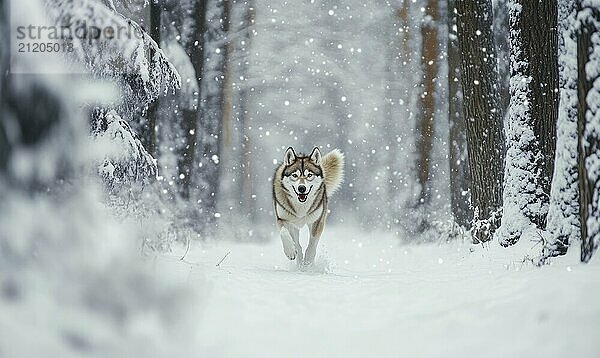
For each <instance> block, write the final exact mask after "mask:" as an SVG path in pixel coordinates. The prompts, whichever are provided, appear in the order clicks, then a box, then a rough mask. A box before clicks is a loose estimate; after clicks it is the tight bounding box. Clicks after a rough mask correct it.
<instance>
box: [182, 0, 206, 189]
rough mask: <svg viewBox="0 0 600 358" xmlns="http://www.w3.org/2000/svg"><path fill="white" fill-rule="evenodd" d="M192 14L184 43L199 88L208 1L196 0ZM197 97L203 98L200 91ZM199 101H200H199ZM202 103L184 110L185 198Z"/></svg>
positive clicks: (190, 174) (183, 172) (188, 185)
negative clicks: (194, 107)
mask: <svg viewBox="0 0 600 358" xmlns="http://www.w3.org/2000/svg"><path fill="white" fill-rule="evenodd" d="M190 16H191V17H192V18H193V19H194V31H193V32H192V33H193V36H190V37H189V39H188V40H187V42H186V43H185V44H184V46H185V51H186V52H187V54H188V55H189V56H190V61H191V63H192V66H194V71H195V72H196V78H195V79H196V81H198V88H201V87H200V82H201V80H202V77H203V75H204V74H203V70H204V33H205V32H206V2H205V1H204V0H195V1H194V6H193V11H192V13H191V14H190ZM196 98H198V99H200V98H202V96H201V93H198V95H197V96H196ZM198 102H199V101H198ZM199 107H200V103H198V104H197V107H196V109H194V110H183V123H182V127H183V131H184V133H185V143H186V145H185V150H184V152H183V154H182V155H181V157H180V158H179V160H178V161H179V163H178V164H179V171H180V173H182V174H184V175H185V177H184V178H183V179H182V181H181V189H180V193H181V196H182V197H183V198H185V199H189V197H190V189H191V186H192V183H193V178H192V176H193V175H194V168H193V167H194V162H195V155H196V142H197V140H198V139H197V138H198V135H197V126H198V122H199V121H200V109H199Z"/></svg>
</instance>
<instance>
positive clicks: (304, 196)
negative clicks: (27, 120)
mask: <svg viewBox="0 0 600 358" xmlns="http://www.w3.org/2000/svg"><path fill="white" fill-rule="evenodd" d="M311 190H312V186H311V187H310V189H308V191H307V192H306V193H298V192H297V191H296V189H295V188H294V191H295V192H296V195H297V196H298V201H299V202H301V203H303V202H305V201H306V199H308V194H310V191H311Z"/></svg>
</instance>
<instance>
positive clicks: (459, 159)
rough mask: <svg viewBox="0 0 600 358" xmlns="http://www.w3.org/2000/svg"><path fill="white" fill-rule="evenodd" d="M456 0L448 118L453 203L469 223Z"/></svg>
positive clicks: (460, 219)
mask: <svg viewBox="0 0 600 358" xmlns="http://www.w3.org/2000/svg"><path fill="white" fill-rule="evenodd" d="M455 9H456V6H455V1H454V0H449V1H448V119H449V120H450V134H449V135H450V140H449V141H448V145H449V146H450V148H449V149H450V150H449V154H450V155H449V160H450V204H451V208H452V215H453V216H454V220H455V221H456V223H458V224H459V225H461V226H463V227H468V226H469V223H470V221H471V219H472V218H473V213H472V211H471V209H470V207H469V164H468V159H467V157H468V155H467V137H466V128H465V119H464V114H463V94H462V86H461V84H460V78H461V76H460V64H461V60H460V48H459V46H458V37H457V33H456V32H457V28H456V24H457V12H456V11H455Z"/></svg>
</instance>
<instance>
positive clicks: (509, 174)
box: [496, 0, 558, 246]
mask: <svg viewBox="0 0 600 358" xmlns="http://www.w3.org/2000/svg"><path fill="white" fill-rule="evenodd" d="M508 7H509V11H510V53H511V66H510V68H511V78H510V105H509V114H508V115H509V118H508V122H507V127H506V147H507V148H506V163H505V173H504V194H503V209H502V224H501V226H500V228H499V230H498V231H497V232H496V235H497V237H498V241H499V242H500V244H501V245H503V246H509V245H512V244H514V243H516V242H517V241H518V240H519V238H520V237H521V236H522V235H523V234H524V233H525V232H527V231H529V230H531V229H536V228H538V229H543V228H544V227H545V225H546V214H547V212H548V201H549V200H548V198H549V195H550V182H551V180H552V174H553V171H554V152H555V148H556V118H557V116H558V93H557V91H556V89H557V88H558V59H557V56H558V52H557V51H558V50H557V46H558V36H557V32H556V31H557V29H556V27H557V4H556V1H555V0H548V1H525V0H510V1H509V2H508ZM533 19H540V21H538V22H537V23H536V24H535V25H534V24H533V22H532V21H533Z"/></svg>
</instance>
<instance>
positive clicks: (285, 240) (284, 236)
mask: <svg viewBox="0 0 600 358" xmlns="http://www.w3.org/2000/svg"><path fill="white" fill-rule="evenodd" d="M289 226H290V225H287V223H286V222H285V221H284V220H281V219H277V227H278V228H279V236H280V237H281V243H282V244H283V252H284V253H285V256H287V257H288V259H290V260H294V259H296V256H297V255H298V249H297V248H296V244H294V240H293V239H292V236H291V234H290V231H289V230H288V227H289Z"/></svg>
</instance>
